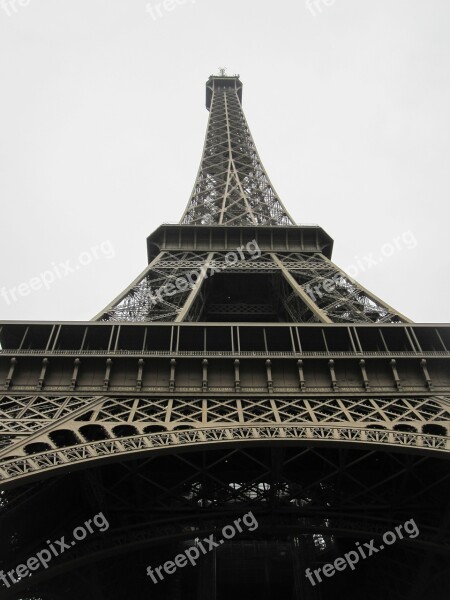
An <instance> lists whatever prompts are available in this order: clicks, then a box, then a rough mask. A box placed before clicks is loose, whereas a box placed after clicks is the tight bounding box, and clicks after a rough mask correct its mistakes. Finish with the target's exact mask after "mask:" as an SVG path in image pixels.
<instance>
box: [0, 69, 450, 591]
mask: <svg viewBox="0 0 450 600" xmlns="http://www.w3.org/2000/svg"><path fill="white" fill-rule="evenodd" d="M206 92H207V95H206V97H207V108H208V109H209V110H210V117H209V123H208V128H207V134H206V140H205V146H204V151H203V156H202V160H201V164H200V169H199V172H198V175H197V179H196V182H195V185H194V190H193V192H192V195H191V198H190V200H189V203H188V206H187V208H186V211H185V213H184V215H183V217H182V219H181V222H180V224H178V225H164V226H161V227H159V228H158V229H157V230H156V231H155V232H154V233H152V234H151V235H150V236H149V238H148V240H147V248H148V259H149V265H148V267H147V268H146V269H145V271H144V272H143V273H141V274H140V275H139V276H138V277H137V278H136V280H135V281H133V282H132V283H131V285H130V286H129V287H128V288H127V289H126V290H124V291H123V292H122V293H121V294H120V295H119V296H118V297H117V298H116V299H115V300H114V301H113V302H112V303H111V304H110V305H108V306H107V307H106V308H105V309H104V310H102V311H101V312H100V313H99V314H98V315H97V316H96V317H95V318H94V320H93V321H90V322H85V323H57V322H54V323H24V322H18V323H11V322H5V323H0V342H1V348H0V384H1V385H2V386H3V393H2V396H1V399H0V483H1V486H2V490H1V492H0V524H1V532H2V535H1V536H0V551H1V553H0V570H1V569H3V570H5V571H8V570H10V569H11V568H14V567H15V566H16V565H18V564H20V563H25V562H26V560H27V558H28V557H29V556H32V555H33V554H35V552H36V551H37V550H40V549H41V548H42V547H44V546H45V540H47V539H59V537H60V536H61V535H62V534H64V533H67V532H70V531H71V530H72V529H73V528H74V527H76V526H77V525H80V523H83V522H84V521H85V520H86V519H87V518H89V517H91V516H92V515H93V514H96V513H98V512H99V511H100V510H102V511H103V513H104V514H105V515H107V517H108V520H109V522H110V528H109V529H108V531H107V532H105V533H102V534H100V533H98V534H97V535H93V536H91V537H89V539H86V540H85V541H84V542H83V543H82V544H79V545H77V546H76V547H74V548H71V549H70V551H67V552H65V553H64V554H62V555H61V556H60V557H58V558H55V559H54V560H53V561H52V563H51V564H50V565H49V568H48V569H42V570H40V571H37V572H35V573H34V574H33V576H32V577H25V578H22V579H20V580H19V581H18V582H17V583H16V584H15V585H13V586H10V587H9V588H6V587H5V586H3V587H0V597H1V598H15V599H16V600H19V599H22V600H32V599H34V600H59V599H64V600H66V599H68V600H72V599H73V600H75V599H78V598H80V597H83V598H86V599H87V600H90V599H95V600H99V599H100V600H101V599H105V600H107V599H108V600H109V599H116V598H117V599H119V598H120V599H121V598H124V597H129V598H133V599H134V600H140V599H141V598H142V599H143V598H148V597H149V595H152V597H154V598H164V599H173V600H179V599H180V598H183V600H186V599H187V600H189V599H191V598H192V599H195V600H204V599H205V600H206V599H208V600H225V599H226V598H228V597H229V596H231V595H233V596H235V597H237V598H247V597H260V598H261V599H263V600H269V599H272V598H280V597H283V598H286V599H288V600H299V599H302V600H303V599H305V600H307V599H313V600H319V599H322V600H328V599H330V598H335V597H340V596H341V595H342V596H344V594H345V596H346V597H347V598H349V599H352V598H360V597H361V596H364V597H365V598H368V599H373V600H380V598H383V599H386V600H390V599H391V598H392V599H395V600H398V599H400V600H402V599H404V600H421V599H422V598H428V596H430V595H433V596H434V597H435V598H436V599H437V600H440V599H446V598H447V597H448V594H449V591H450V589H449V574H450V571H449V566H448V565H449V554H450V531H449V527H450V505H449V500H448V498H449V491H450V473H449V470H448V462H447V460H448V456H449V454H450V436H449V432H450V369H449V364H450V326H448V325H436V326H431V325H418V324H413V323H412V322H411V321H410V320H409V319H408V318H407V317H405V316H403V315H401V314H400V313H399V312H398V311H396V310H395V309H394V308H392V307H391V306H389V305H388V304H386V303H385V302H383V301H382V300H381V299H380V298H378V297H377V296H375V295H374V294H372V293H371V292H370V291H368V290H366V289H365V288H363V287H362V286H361V285H360V284H359V283H358V282H356V281H354V280H353V279H352V278H351V277H350V276H349V275H347V274H346V273H344V272H343V271H342V270H341V269H339V267H338V266H336V265H335V264H334V263H333V262H332V261H331V255H332V247H333V241H332V239H331V238H330V237H329V236H328V235H327V234H326V233H325V232H324V231H323V230H322V229H321V228H320V227H318V226H299V225H296V224H295V223H294V221H293V220H292V218H291V217H290V216H289V214H288V212H287V211H286V209H285V208H284V206H283V204H282V202H281V200H280V199H279V197H278V196H277V194H276V192H275V191H274V188H273V186H272V184H271V183H270V181H269V178H268V176H267V174H266V172H265V170H264V167H263V165H262V163H261V160H260V158H259V155H258V153H257V151H256V147H255V144H254V142H253V139H252V136H251V134H250V131H249V128H248V125H247V122H246V120H245V117H244V114H243V111H242V83H241V82H240V80H239V78H238V77H226V76H223V75H221V76H219V77H215V76H213V77H211V78H210V79H209V81H208V82H207V86H206ZM233 254H234V255H236V256H238V259H237V260H234V259H233V260H230V256H232V255H233ZM249 510H251V511H252V512H253V513H254V515H255V516H256V517H257V519H258V523H259V527H258V529H257V530H256V531H254V532H252V533H249V532H247V533H246V534H243V535H241V536H240V537H239V539H237V538H236V539H233V540H230V541H229V542H228V543H227V544H224V545H222V546H220V548H218V549H217V550H214V551H213V552H211V553H210V554H209V555H207V556H205V557H203V560H202V561H201V562H200V564H199V565H198V567H197V568H196V569H193V568H191V569H179V570H178V571H177V572H176V573H175V574H174V575H172V576H171V577H170V578H169V577H168V578H167V580H166V581H165V582H164V583H161V584H159V585H158V586H154V585H153V584H152V583H151V581H150V579H149V578H148V577H147V576H146V567H147V566H148V565H159V564H162V563H163V562H164V561H167V560H170V559H172V558H173V557H174V556H175V555H176V554H177V553H178V552H180V551H181V550H183V549H185V548H187V547H188V546H192V545H196V544H198V539H199V538H201V537H203V536H207V535H210V534H214V535H219V534H220V529H221V527H223V526H224V525H227V524H229V523H232V522H233V520H234V519H235V518H237V517H240V516H242V515H243V514H244V513H246V512H248V511H249ZM411 519H414V521H415V522H416V524H417V525H418V527H419V529H420V535H418V536H417V537H416V538H411V539H409V538H408V539H404V540H402V541H401V542H400V541H398V542H397V543H396V544H395V546H391V547H390V548H388V549H386V550H385V551H383V552H382V553H381V552H380V553H379V554H377V556H376V557H373V558H371V559H370V560H369V559H368V560H366V561H364V562H361V563H360V564H359V565H358V567H357V569H356V570H355V571H348V572H343V573H338V574H336V575H335V576H334V577H333V578H332V579H329V580H325V581H324V582H323V583H322V584H321V585H320V586H319V585H317V586H315V587H313V586H311V584H310V583H309V581H308V580H307V579H306V577H305V569H306V568H308V567H309V568H312V569H314V568H318V567H320V566H323V565H324V564H326V563H330V562H332V561H334V560H335V559H336V558H337V557H340V556H342V555H343V554H344V553H345V552H347V551H349V550H352V549H354V547H355V543H356V542H357V541H360V542H362V541H364V540H365V541H367V540H370V539H374V540H375V541H376V542H377V545H378V546H379V545H380V543H381V539H382V535H383V533H384V532H385V531H387V530H393V529H394V527H395V526H396V525H399V524H401V523H404V522H405V521H407V520H411Z"/></svg>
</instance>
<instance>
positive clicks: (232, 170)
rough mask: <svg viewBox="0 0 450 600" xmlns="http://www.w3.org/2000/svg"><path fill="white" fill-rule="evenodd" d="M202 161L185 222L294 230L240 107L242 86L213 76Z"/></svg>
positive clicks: (183, 220) (209, 83)
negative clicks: (282, 226)
mask: <svg viewBox="0 0 450 600" xmlns="http://www.w3.org/2000/svg"><path fill="white" fill-rule="evenodd" d="M207 86H208V87H209V89H210V91H211V95H212V99H211V101H210V116H209V122H208V129H207V132H206V139H205V145H204V149H203V156H202V160H201V163H200V168H199V172H198V175H197V179H196V182H195V185H194V189H193V192H192V195H191V198H190V200H189V203H188V206H187V208H186V211H185V213H184V215H183V217H182V219H181V223H192V224H197V225H211V224H214V223H216V224H218V225H224V224H225V225H248V224H253V225H295V223H294V221H293V220H292V218H291V217H290V215H289V214H288V212H287V210H286V209H285V207H284V206H283V204H282V202H281V200H280V199H279V198H278V196H277V194H276V192H275V190H274V188H273V186H272V184H271V182H270V180H269V177H268V175H267V173H266V171H265V170H264V167H263V164H262V162H261V160H260V158H259V156H258V152H257V150H256V146H255V143H254V141H253V139H252V135H251V133H250V130H249V128H248V125H247V122H246V119H245V116H244V113H243V111H242V106H241V97H242V94H241V91H242V84H241V83H240V82H239V81H238V80H237V79H235V78H229V79H228V78H218V77H212V78H211V79H210V80H209V82H208V84H207Z"/></svg>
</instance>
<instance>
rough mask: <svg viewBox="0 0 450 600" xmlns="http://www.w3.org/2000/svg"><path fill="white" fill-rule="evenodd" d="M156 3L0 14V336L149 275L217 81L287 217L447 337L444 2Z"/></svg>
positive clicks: (447, 18)
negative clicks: (152, 236) (13, 322)
mask: <svg viewBox="0 0 450 600" xmlns="http://www.w3.org/2000/svg"><path fill="white" fill-rule="evenodd" d="M166 2H167V0H166ZM325 2H326V4H329V6H326V4H325ZM158 3H159V2H158V0H133V1H130V0H3V1H2V0H0V82H1V83H0V85H1V87H2V91H1V96H0V108H1V110H0V131H1V140H0V194H1V238H0V261H1V269H0V276H1V277H0V288H1V287H4V288H6V292H4V295H3V296H2V297H0V319H21V320H28V319H39V320H60V319H61V320H79V319H80V320H89V319H90V318H92V317H93V316H94V315H95V314H96V313H97V312H98V311H99V310H100V309H102V308H103V307H104V306H105V305H106V304H107V303H108V302H109V301H110V300H112V299H113V298H114V297H115V296H116V295H117V294H118V293H119V292H120V291H121V290H122V289H123V288H124V287H126V286H127V285H128V284H129V283H130V282H131V280H132V279H134V278H135V277H136V275H137V274H138V273H139V272H140V271H141V270H142V269H143V268H144V267H145V265H146V245H145V238H146V237H147V235H148V234H149V233H150V232H151V231H153V230H154V229H156V228H157V227H158V226H159V225H160V224H161V223H162V222H176V221H178V220H179V219H180V217H181V214H182V212H183V210H184V208H185V205H186V203H187V200H188V198H189V194H190V192H191V189H192V186H193V183H194V179H195V175H196V171H197V168H198V164H199V161H200V156H201V150H202V145H203V137H204V133H205V128H206V123H207V116H208V113H207V111H206V109H205V104H204V94H205V92H204V83H205V81H206V79H207V78H208V76H209V75H210V74H211V73H216V72H217V71H218V68H219V67H222V66H224V67H227V68H228V73H229V74H234V73H240V75H241V78H242V81H243V82H244V101H243V105H244V110H245V113H246V116H247V119H248V121H249V124H250V128H251V130H252V133H253V136H254V138H255V141H256V144H257V146H258V149H259V152H260V154H261V157H262V160H263V162H264V164H265V167H266V169H267V170H268V173H269V176H270V177H271V179H272V182H273V183H274V185H275V188H276V189H277V191H278V193H279V194H280V196H281V198H282V200H283V202H284V203H285V205H286V206H287V208H288V210H289V211H290V212H291V214H292V215H293V217H294V219H295V220H296V221H297V222H298V223H319V224H320V225H321V226H322V227H323V228H324V229H325V230H326V231H327V232H328V233H329V234H330V235H331V236H332V237H333V238H334V240H335V251H334V261H335V262H337V263H338V264H339V265H340V266H341V267H343V268H347V267H350V268H351V270H352V271H353V273H355V274H356V278H357V279H358V280H359V281H361V283H363V284H364V285H365V286H366V287H368V288H369V289H370V290H372V291H373V292H374V293H375V294H377V295H378V296H380V297H382V298H383V299H385V300H386V301H387V302H389V303H390V304H392V305H393V306H395V307H396V308H397V309H398V310H399V311H401V312H402V313H403V314H406V315H407V316H409V317H410V318H412V319H413V320H415V321H417V322H447V321H449V320H450V307H449V302H448V297H449V291H450V278H449V266H450V256H449V253H448V251H447V242H446V240H447V232H448V227H449V223H448V221H449V213H450V209H449V187H450V178H449V172H448V171H449V164H450V161H449V158H450V156H449V154H450V152H449V147H450V146H449V143H450V142H449V139H450V135H449V133H450V132H449V127H450V118H449V107H450V68H449V67H450V64H449V63H450V2H449V0H426V1H425V0H371V1H369V0H335V1H334V2H333V1H332V0H316V4H314V0H313V2H312V3H311V8H310V9H308V7H307V6H306V3H305V0H281V1H279V2H273V1H272V2H269V1H268V0H195V2H194V1H191V0H186V2H185V3H183V4H182V0H180V4H174V8H173V10H168V8H170V4H166V8H164V7H162V8H161V7H160V9H159V13H160V14H158V7H157V5H158ZM150 9H151V10H150ZM394 240H397V241H396V242H395V241H394ZM102 244H103V245H102ZM96 247H97V250H92V249H93V248H96ZM111 248H112V249H113V251H114V256H113V257H112V254H113V252H112V251H111ZM380 259H381V260H380ZM67 261H69V263H68V262H67ZM81 263H86V264H81ZM87 263H89V264H87ZM369 263H370V267H369ZM62 264H64V265H65V267H63V266H61V265H62ZM358 264H359V266H358ZM67 266H70V269H71V270H72V269H73V272H69V271H68V269H67V268H66V267H67ZM76 267H79V268H78V269H77V268H76ZM45 271H53V273H54V275H53V278H54V279H55V281H53V282H49V283H48V284H47V287H48V288H49V289H37V288H38V284H37V283H36V281H35V282H34V283H33V285H34V286H35V287H36V289H35V290H31V289H30V288H29V287H28V286H29V284H30V282H31V281H32V280H35V278H38V279H39V278H40V274H41V273H43V272H45ZM353 273H352V274H353ZM47 277H48V278H49V279H50V276H47ZM40 281H42V279H40ZM23 283H27V284H28V286H27V287H28V291H29V292H30V293H29V294H28V295H26V296H20V295H18V294H17V292H16V296H17V299H16V300H15V301H14V299H13V297H12V295H11V292H10V290H11V289H12V288H17V287H18V286H19V285H20V284H23Z"/></svg>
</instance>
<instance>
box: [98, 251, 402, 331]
mask: <svg viewBox="0 0 450 600" xmlns="http://www.w3.org/2000/svg"><path fill="white" fill-rule="evenodd" d="M246 259H247V260H240V261H236V262H235V263H233V264H230V261H229V260H227V252H226V251H225V250H223V251H221V252H210V253H205V252H193V251H192V250H188V249H186V250H182V251H178V252H175V251H171V252H161V253H160V254H158V256H157V257H156V258H155V259H154V260H153V261H152V262H151V263H150V265H149V266H148V267H147V269H146V270H145V271H144V273H143V274H141V276H140V277H139V278H138V279H137V280H136V281H135V282H133V284H132V285H131V286H129V287H128V288H127V289H126V290H124V292H123V293H122V294H121V295H120V296H119V297H118V298H117V299H116V300H115V301H114V302H113V303H111V304H110V305H109V306H108V307H106V308H105V309H104V311H102V313H100V314H99V315H98V316H97V317H96V319H97V320H105V321H108V320H109V321H128V322H151V321H175V322H180V321H199V320H200V321H201V320H205V318H204V315H203V313H204V304H205V297H206V296H207V295H208V281H207V280H210V278H211V277H214V276H215V275H216V274H217V273H226V274H227V275H228V277H232V276H233V275H236V274H245V275H246V276H249V279H248V280H247V281H248V282H250V283H251V277H252V275H258V274H259V275H261V274H264V275H266V276H267V277H269V278H270V280H271V289H272V297H273V298H275V299H276V306H275V307H274V306H268V307H265V306H264V305H253V306H254V308H253V310H252V304H251V303H250V302H242V303H240V304H241V306H242V307H243V308H244V309H245V305H247V306H248V308H247V309H246V310H244V314H245V312H250V313H251V312H253V313H255V315H260V316H261V317H264V315H265V314H269V315H271V314H276V315H279V317H278V318H279V319H280V320H283V321H291V322H298V323H304V322H322V323H364V322H366V323H401V322H408V321H409V319H408V318H407V317H405V316H403V315H401V314H400V313H399V312H398V311H396V310H395V309H394V308H392V307H391V306H389V305H388V304H387V303H385V302H383V301H382V300H380V299H379V298H378V297H376V296H375V295H374V294H372V293H371V292H369V291H368V290H366V289H365V288H364V287H363V286H361V285H360V284H358V283H357V282H356V281H355V280H354V279H352V278H351V277H350V276H349V275H347V274H346V273H344V272H343V271H342V270H341V269H339V268H338V267H337V266H336V265H334V264H333V263H332V262H331V260H329V259H328V258H327V257H326V256H324V255H323V254H321V253H311V254H306V253H297V252H295V253H294V252H291V253H279V252H278V253H269V252H263V253H261V255H260V256H258V258H255V259H249V257H248V256H247V257H246ZM324 282H325V283H324ZM165 290H170V292H169V293H166V291H165ZM238 305H239V303H238V302H233V304H231V303H230V304H229V307H227V305H226V304H225V303H224V304H222V305H221V311H219V312H220V314H222V313H223V312H228V311H230V310H231V311H232V312H236V311H237V310H238Z"/></svg>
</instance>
